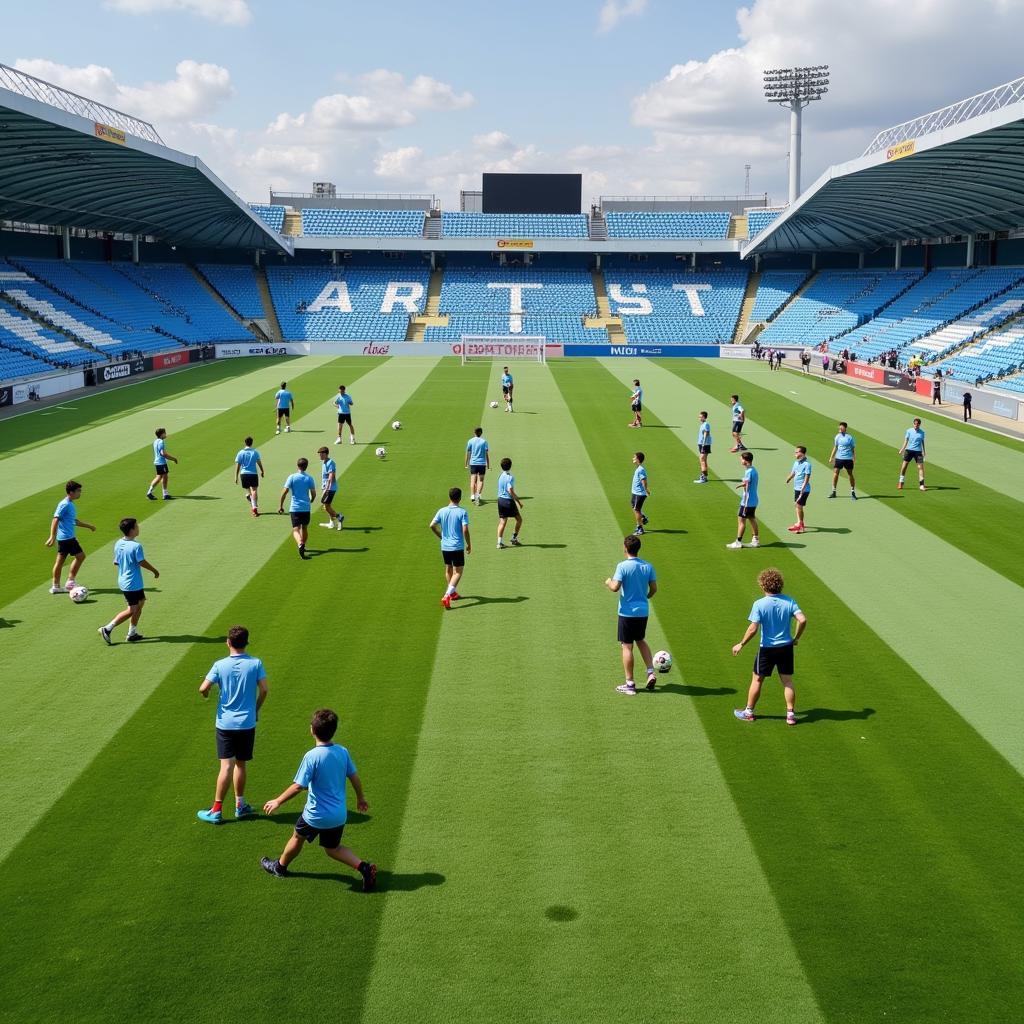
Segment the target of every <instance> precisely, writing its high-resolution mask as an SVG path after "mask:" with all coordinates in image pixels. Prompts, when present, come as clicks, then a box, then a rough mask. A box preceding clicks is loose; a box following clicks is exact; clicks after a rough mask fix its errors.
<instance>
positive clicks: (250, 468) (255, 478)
mask: <svg viewBox="0 0 1024 1024" xmlns="http://www.w3.org/2000/svg"><path fill="white" fill-rule="evenodd" d="M264 475H265V474H264V472H263V462H262V460H261V459H260V453H259V452H258V451H257V450H256V449H255V448H253V446H252V438H251V437H247V438H246V439H245V447H244V448H243V449H242V450H241V451H240V452H239V453H238V454H237V455H236V456H235V483H236V484H237V483H238V482H239V477H241V482H242V490H243V491H245V492H246V495H245V497H246V499H247V500H248V502H249V508H250V510H251V511H252V515H253V518H256V517H257V516H259V514H260V497H259V487H260V477H261V476H264Z"/></svg>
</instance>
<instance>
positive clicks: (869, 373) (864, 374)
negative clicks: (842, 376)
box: [846, 363, 885, 384]
mask: <svg viewBox="0 0 1024 1024" xmlns="http://www.w3.org/2000/svg"><path fill="white" fill-rule="evenodd" d="M846 376H847V377H856V378H857V379H858V380H869V381H871V383H872V384H884V383H885V371H884V370H883V369H882V368H881V367H880V366H868V365H867V364H866V363H847V364H846Z"/></svg>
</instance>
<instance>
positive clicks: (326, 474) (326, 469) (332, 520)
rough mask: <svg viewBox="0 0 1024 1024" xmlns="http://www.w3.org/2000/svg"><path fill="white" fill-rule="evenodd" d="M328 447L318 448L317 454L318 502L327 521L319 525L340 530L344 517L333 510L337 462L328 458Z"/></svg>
mask: <svg viewBox="0 0 1024 1024" xmlns="http://www.w3.org/2000/svg"><path fill="white" fill-rule="evenodd" d="M330 454H331V450H330V449H329V448H320V449H318V450H317V455H319V456H320V462H321V463H322V465H321V466H320V504H321V505H323V507H324V511H325V512H326V513H327V522H326V523H321V524H320V525H321V526H325V527H327V529H328V530H340V529H341V524H342V523H343V522H345V517H344V516H343V515H340V514H339V513H338V512H336V511H335V510H334V498H335V495H336V494H337V493H338V464H337V463H336V462H335V461H334V459H332V458H330Z"/></svg>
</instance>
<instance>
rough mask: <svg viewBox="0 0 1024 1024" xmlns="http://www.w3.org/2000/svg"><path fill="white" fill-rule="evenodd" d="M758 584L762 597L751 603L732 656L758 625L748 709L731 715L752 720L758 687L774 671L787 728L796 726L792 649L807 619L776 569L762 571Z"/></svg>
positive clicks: (745, 643) (739, 649)
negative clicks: (793, 629)
mask: <svg viewBox="0 0 1024 1024" xmlns="http://www.w3.org/2000/svg"><path fill="white" fill-rule="evenodd" d="M757 584H758V586H759V587H760V588H761V592H762V593H763V594H764V597H762V598H760V600H757V601H755V602H754V606H753V607H752V608H751V609H750V616H749V621H750V625H749V626H747V631H746V632H745V633H744V634H743V639H742V640H740V642H739V643H738V644H734V645H733V649H732V653H733V654H734V655H736V654H739V653H740V651H742V650H743V648H744V647H745V646H746V645H747V643H748V642H749V641H750V640H752V639H753V637H754V634H755V633H756V632H757V629H758V626H760V627H761V645H760V647H759V648H758V652H757V657H756V658H755V659H754V674H753V676H752V677H751V680H750V690H749V692H748V693H747V706H746V707H745V708H736V710H735V711H733V714H734V715H735V716H736V717H737V718H738V719H739V720H740V721H741V722H753V721H754V708H755V707H756V706H757V700H758V698H759V697H760V696H761V687H762V685H763V684H764V681H765V679H767V678H768V677H769V676H770V675H771V674H772V672H774V671H775V669H778V670H779V680H780V681H781V682H782V687H783V693H784V694H785V697H786V725H796V691H795V690H794V689H793V648H794V647H795V646H796V645H797V643H798V642H799V640H800V636H801V634H802V633H803V631H804V629H805V628H806V627H807V616H806V615H804V613H803V612H802V611H800V606H799V605H798V604H797V603H796V601H794V600H793V598H791V597H787V596H786V595H785V594H784V593H783V592H782V588H783V586H784V585H785V582H784V580H783V579H782V573H781V572H779V570H778V569H765V570H764V571H763V572H761V573H760V574H759V575H758V577H757ZM792 619H796V633H795V634H794V635H791V634H790V621H791V620H792Z"/></svg>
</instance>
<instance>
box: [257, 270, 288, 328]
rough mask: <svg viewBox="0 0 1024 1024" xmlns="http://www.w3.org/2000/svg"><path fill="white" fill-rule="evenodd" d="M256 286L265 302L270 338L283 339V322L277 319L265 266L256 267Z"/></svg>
mask: <svg viewBox="0 0 1024 1024" xmlns="http://www.w3.org/2000/svg"><path fill="white" fill-rule="evenodd" d="M256 287H257V288H258V289H259V293H260V301H261V302H262V303H263V315H264V317H265V318H266V321H267V326H268V327H269V328H270V340H271V341H283V340H284V333H283V332H282V330H281V322H280V321H279V320H278V319H277V310H276V309H274V300H273V299H272V298H271V297H270V285H269V284H268V283H267V272H266V271H265V270H264V269H263V267H257V268H256Z"/></svg>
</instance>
